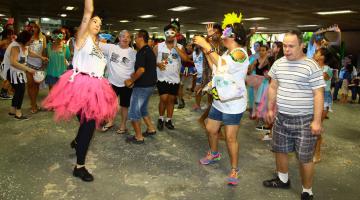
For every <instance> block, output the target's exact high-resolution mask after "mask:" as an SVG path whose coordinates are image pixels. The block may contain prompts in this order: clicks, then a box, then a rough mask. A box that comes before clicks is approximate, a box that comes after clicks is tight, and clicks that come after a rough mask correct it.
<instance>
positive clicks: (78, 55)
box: [43, 0, 118, 182]
mask: <svg viewBox="0 0 360 200" xmlns="http://www.w3.org/2000/svg"><path fill="white" fill-rule="evenodd" d="M93 10H94V7H93V0H85V8H84V15H83V19H82V21H81V24H80V27H79V30H78V32H77V35H76V42H75V46H74V47H75V48H74V58H73V61H72V65H73V69H72V70H69V71H67V72H65V73H64V74H63V75H62V76H61V77H60V79H59V81H58V82H57V83H56V84H55V86H54V87H53V88H52V90H51V91H50V93H49V95H48V96H47V97H46V99H45V100H44V102H43V106H44V108H46V109H49V110H53V111H55V120H56V121H58V120H70V119H71V118H72V117H73V116H75V115H76V116H77V118H78V120H79V121H80V127H79V130H78V133H77V136H76V138H75V140H73V141H72V142H71V147H72V148H75V150H76V157H77V163H76V166H75V168H74V171H73V175H74V176H75V177H79V178H80V179H81V180H83V181H87V182H90V181H93V180H94V177H93V175H92V174H90V173H89V172H88V170H87V169H86V168H85V158H86V154H87V151H88V148H89V144H90V141H91V139H92V136H93V134H94V131H95V128H99V127H100V126H101V124H102V123H103V122H105V121H109V120H111V119H113V118H114V117H115V115H116V113H117V110H118V99H117V97H116V95H115V93H114V91H113V89H112V88H111V86H110V84H109V82H108V81H107V80H106V79H105V78H103V75H104V69H105V65H106V59H105V57H104V55H103V53H102V52H101V50H100V49H99V46H98V41H97V35H98V33H99V31H100V28H101V19H100V17H99V16H96V15H95V16H92V15H93Z"/></svg>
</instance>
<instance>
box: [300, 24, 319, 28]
mask: <svg viewBox="0 0 360 200" xmlns="http://www.w3.org/2000/svg"><path fill="white" fill-rule="evenodd" d="M318 26H319V25H315V24H305V25H297V27H298V28H309V27H318Z"/></svg>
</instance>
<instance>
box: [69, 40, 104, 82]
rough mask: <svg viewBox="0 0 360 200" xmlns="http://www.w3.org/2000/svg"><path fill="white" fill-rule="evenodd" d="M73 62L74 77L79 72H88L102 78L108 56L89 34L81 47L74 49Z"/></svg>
mask: <svg viewBox="0 0 360 200" xmlns="http://www.w3.org/2000/svg"><path fill="white" fill-rule="evenodd" d="M72 64H73V67H74V74H73V76H72V79H73V78H74V77H75V76H76V74H78V73H86V74H88V75H89V76H91V77H97V78H101V77H103V75H104V71H105V65H106V58H105V56H104V54H103V53H102V51H101V50H100V49H99V47H97V46H96V45H95V43H94V42H93V40H92V39H91V37H90V36H88V37H87V38H86V40H85V44H84V46H83V47H82V48H81V49H77V48H75V49H74V57H73V60H72Z"/></svg>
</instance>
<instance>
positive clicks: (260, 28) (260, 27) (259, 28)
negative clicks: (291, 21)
mask: <svg viewBox="0 0 360 200" xmlns="http://www.w3.org/2000/svg"><path fill="white" fill-rule="evenodd" d="M255 28H256V29H257V30H267V28H266V27H263V26H259V27H250V29H255Z"/></svg>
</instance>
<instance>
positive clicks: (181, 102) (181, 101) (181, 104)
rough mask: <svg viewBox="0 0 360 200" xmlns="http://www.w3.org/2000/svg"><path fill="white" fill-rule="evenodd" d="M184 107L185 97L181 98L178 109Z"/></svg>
mask: <svg viewBox="0 0 360 200" xmlns="http://www.w3.org/2000/svg"><path fill="white" fill-rule="evenodd" d="M183 108H185V101H184V99H180V102H179V105H178V109H183Z"/></svg>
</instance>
